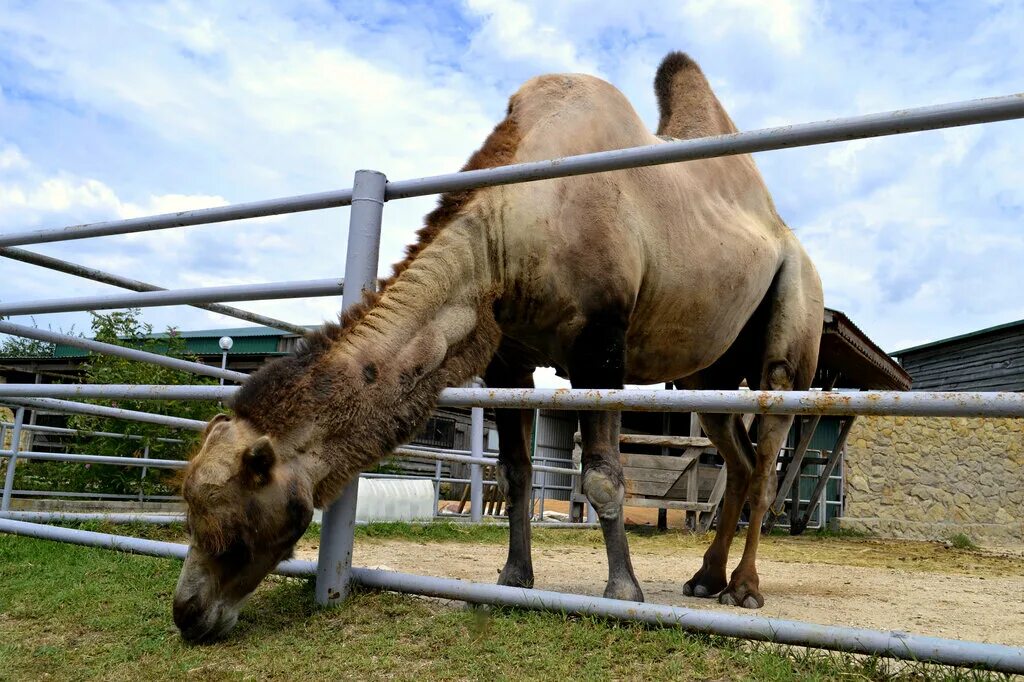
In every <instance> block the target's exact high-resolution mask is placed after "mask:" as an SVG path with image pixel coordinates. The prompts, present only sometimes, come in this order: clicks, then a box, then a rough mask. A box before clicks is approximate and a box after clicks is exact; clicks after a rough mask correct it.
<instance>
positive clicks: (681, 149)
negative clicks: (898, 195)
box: [0, 93, 1024, 272]
mask: <svg viewBox="0 0 1024 682" xmlns="http://www.w3.org/2000/svg"><path fill="white" fill-rule="evenodd" d="M1015 118H1024V94H1021V93H1019V94H1015V95H1007V96H1004V97H990V98H985V99H977V100H970V101H965V102H954V103H951V104H940V105H936V106H929V107H918V108H914V109H900V110H897V111H888V112H884V113H879V114H867V115H864V116H851V117H847V118H837V119H832V120H829V121H819V122H815V123H803V124H795V125H786V126H779V127H776V128H765V129H762V130H751V131H747V132H740V133H733V134H731V135H718V136H714V137H705V138H698V139H693V140H681V141H678V142H666V143H662V144H653V145H650V146H646V147H634V148H632V149H618V150H614V151H607V152H595V153H592V154H581V155H579V156H568V157H565V158H561V159H552V160H549V161H537V162H532V163H520V164H514V165H510V166H502V167H499V168H486V169H482V170H475V171H466V172H462V173H448V174H444V175H435V176H432V177H428V178H417V179H414V180H404V181H399V182H392V183H389V184H388V185H387V187H386V188H385V190H384V193H383V196H381V197H380V198H379V200H380V201H387V200H393V199H403V198H409V197H417V196H425V195H428V194H438V193H441V192H452V191H458V190H466V189H475V188H479V187H487V186H493V185H504V184H511V183H516V182H531V181H534V180H546V179H551V178H559V177H569V176H572V175H583V174H587V173H600V172H604V171H610V170H623V169H626V168H638V167H640V166H652V165H658V164H664V163H676V162H680V161H693V160H696V159H708V158H712V157H716V156H729V155H734V154H750V153H754V152H764V151H771V150H773V149H789V148H793V147H804V146H810V145H817V144H826V143H829V142H843V141H848V140H858V139H863V138H867V137H881V136H885V135H897V134H901V133H910V132H918V131H923V130H937V129H940V128H952V127H956V126H963V125H974V124H979V123H993V122H996V121H1006V120H1010V119H1015ZM354 191H355V188H350V189H341V190H333V191H328V192H320V193H317V194H305V195H301V196H293V197H284V198H279V199H269V200H266V201H253V202H249V203H244V204H235V205H233V206H221V207H216V208H205V209H198V210H193V211H180V212H177V213H165V214H163V215H158V216H147V217H142V218H129V219H126V220H112V221H108V222H102V223H90V224H87V225H72V226H68V227H60V228H49V229H40V230H29V231H26V232H14V233H10V234H6V235H0V247H4V246H23V245H26V244H42V243H47V242H55V241H66V240H69V239H85V238H88V237H102V236H106V235H115V234H130V233H133V232H148V231H151V230H163V229H167V228H172V227H184V226H186V225H202V224H208V223H220V222H227V221H232V220H243V219H246V218H257V217H262V216H269V215H280V214H285V213H296V212H300V211H315V210H319V209H324V208H334V207H339V206H348V205H350V204H352V197H353V192H354ZM374 200H378V199H376V198H375V199H374ZM346 272H348V270H346Z"/></svg>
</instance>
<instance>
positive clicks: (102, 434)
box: [0, 422, 185, 447]
mask: <svg viewBox="0 0 1024 682" xmlns="http://www.w3.org/2000/svg"><path fill="white" fill-rule="evenodd" d="M0 426H14V424H12V423H11V422H0ZM21 428H22V430H23V431H34V432H36V433H44V434H54V435H58V436H89V437H90V438H92V437H95V438H114V439H115V440H145V437H144V436H140V435H137V434H134V433H113V432H110V431H86V430H83V429H66V428H64V427H62V426H40V425H37V424H25V425H24V426H22V427H21ZM153 440H154V441H156V442H157V443H179V444H180V443H184V442H185V441H183V440H181V439H180V438H163V437H159V438H153ZM0 447H2V444H0Z"/></svg>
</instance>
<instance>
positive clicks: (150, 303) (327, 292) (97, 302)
mask: <svg viewBox="0 0 1024 682" xmlns="http://www.w3.org/2000/svg"><path fill="white" fill-rule="evenodd" d="M342 286H343V280H342V279H341V278H340V277H335V278H331V279H311V280H305V281H299V282H271V283H269V284H239V285H234V286H226V287H200V288H196V289H175V290H172V291H168V290H164V291H143V292H141V293H132V294H107V295H105V296H82V297H78V298H55V299H48V300H43V301H25V302H23V303H5V304H2V305H0V315H40V314H43V313H70V312H78V311H80V310H108V309H112V308H155V307H159V306H166V305H185V304H187V305H191V304H194V303H209V302H211V301H262V300H269V299H281V298H306V297H309V296H340V295H341V289H342ZM11 333H14V332H11Z"/></svg>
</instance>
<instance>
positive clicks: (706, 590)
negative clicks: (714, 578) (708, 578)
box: [683, 578, 725, 599]
mask: <svg viewBox="0 0 1024 682" xmlns="http://www.w3.org/2000/svg"><path fill="white" fill-rule="evenodd" d="M719 585H720V586H719V587H716V586H715V583H714V582H712V584H711V585H705V584H704V583H702V582H698V580H697V579H696V578H694V579H692V580H689V581H687V582H686V583H685V584H684V585H683V594H684V595H686V596H687V597H699V598H700V599H708V598H710V597H714V596H715V595H716V594H718V593H719V592H721V591H722V589H723V588H724V587H725V581H724V580H723V581H722V582H721V583H719Z"/></svg>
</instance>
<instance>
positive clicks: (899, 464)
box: [840, 417, 1024, 544]
mask: <svg viewBox="0 0 1024 682" xmlns="http://www.w3.org/2000/svg"><path fill="white" fill-rule="evenodd" d="M845 493H846V505H845V509H844V513H843V519H842V521H841V522H840V525H841V527H843V528H849V529H852V530H862V531H867V532H871V533H876V534H878V535H883V536H887V537H899V538H907V539H921V540H945V539H948V538H949V537H950V536H952V535H954V534H956V533H965V534H966V535H968V536H969V537H971V539H973V540H975V541H977V542H984V543H989V544H1011V543H1012V544H1019V543H1024V419H966V418H956V419H946V418H923V417H861V418H860V419H858V420H857V423H856V424H854V427H853V430H852V431H851V433H850V437H849V440H848V442H847V448H846V490H845Z"/></svg>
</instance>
